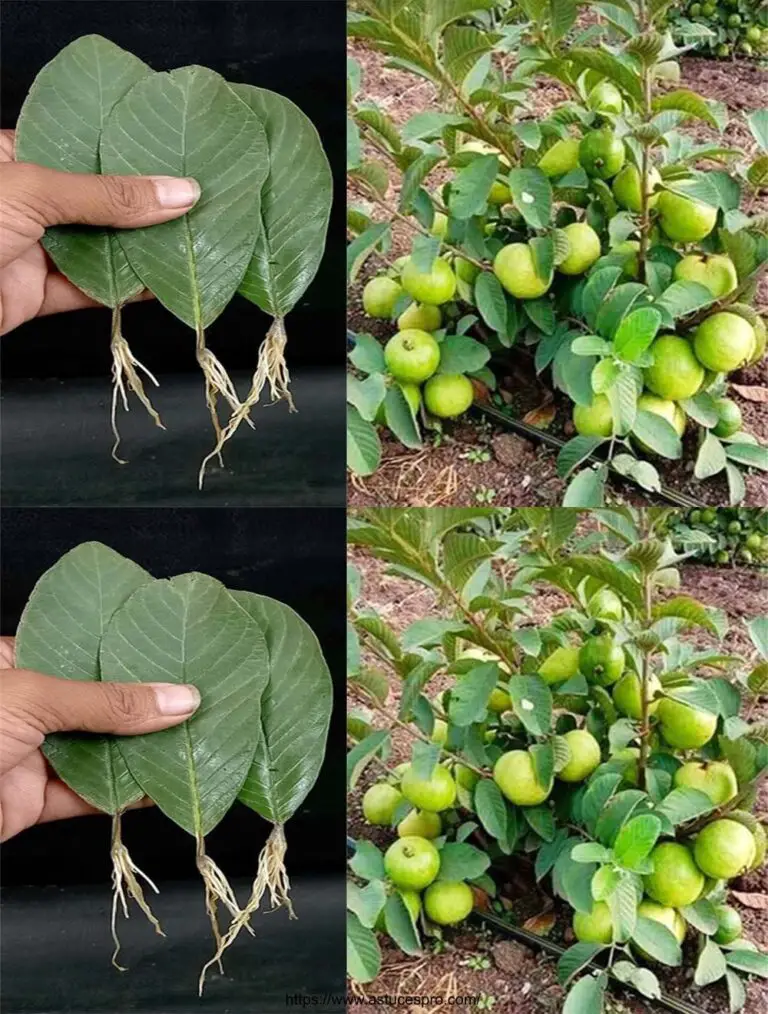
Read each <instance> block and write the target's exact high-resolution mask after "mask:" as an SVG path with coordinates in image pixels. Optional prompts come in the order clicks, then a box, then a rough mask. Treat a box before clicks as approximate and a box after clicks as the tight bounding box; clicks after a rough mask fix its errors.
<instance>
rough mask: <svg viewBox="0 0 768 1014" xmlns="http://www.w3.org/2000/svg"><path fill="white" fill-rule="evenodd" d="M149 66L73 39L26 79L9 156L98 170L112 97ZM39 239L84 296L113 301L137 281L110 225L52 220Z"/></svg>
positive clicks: (105, 45) (93, 39) (136, 288)
mask: <svg viewBox="0 0 768 1014" xmlns="http://www.w3.org/2000/svg"><path fill="white" fill-rule="evenodd" d="M151 73H152V71H151V69H150V68H149V67H148V66H147V65H146V64H145V63H143V62H142V61H141V60H139V59H138V57H135V56H133V54H132V53H127V52H126V51H125V50H124V49H120V47H119V46H116V45H115V44H114V43H112V42H110V41H109V40H108V39H104V38H102V37H101V36H100V35H85V36H83V37H82V38H80V39H76V40H75V41H74V42H71V43H70V44H69V45H68V46H65V47H64V49H62V50H61V52H60V53H58V54H57V55H56V56H55V57H54V59H53V60H51V62H50V63H47V64H46V65H45V66H44V67H43V69H42V70H41V71H40V73H39V74H38V75H37V77H36V78H35V80H34V82H33V83H32V87H31V88H30V90H29V93H28V95H27V97H26V99H25V100H24V105H23V106H22V108H21V112H20V114H19V119H18V122H17V124H16V159H17V160H18V161H19V162H35V163H37V165H43V166H47V167H48V168H49V169H59V170H61V171H63V172H75V173H100V172H101V171H102V167H101V159H100V157H99V139H100V137H101V131H102V128H103V126H104V123H105V121H106V119H107V117H108V116H109V113H110V112H111V110H112V107H113V106H114V105H115V103H116V102H117V101H118V100H119V99H121V98H122V96H123V95H124V94H125V93H126V92H127V91H128V89H129V88H131V87H132V86H133V85H134V84H135V83H136V82H137V81H139V80H140V79H141V78H143V77H145V76H146V75H148V74H151ZM43 246H44V247H45V249H46V250H47V252H48V253H49V254H50V255H51V257H52V258H53V260H54V262H55V263H56V266H57V267H58V269H59V271H61V272H62V274H64V275H66V277H67V278H68V279H69V280H70V281H71V282H72V283H73V284H74V285H76V286H77V288H78V289H81V290H82V291H83V292H85V293H86V294H87V295H88V296H90V297H91V298H92V299H95V300H96V301H97V302H99V303H103V304H104V305H105V306H111V307H117V306H120V305H121V304H122V303H125V302H127V301H128V300H129V299H130V298H131V297H132V296H135V295H136V294H137V293H139V292H141V290H142V289H143V288H144V286H143V284H142V282H141V280H140V279H139V278H138V276H137V275H136V273H135V272H134V271H133V269H132V268H131V266H130V265H129V263H128V260H127V258H126V256H125V254H124V253H123V249H122V247H121V246H120V243H119V242H118V238H117V233H116V232H115V230H113V229H106V228H98V227H94V226H87V227H86V226H71V225H68V226H57V227H56V228H53V229H48V230H47V231H46V233H45V236H44V237H43Z"/></svg>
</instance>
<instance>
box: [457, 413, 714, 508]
mask: <svg viewBox="0 0 768 1014" xmlns="http://www.w3.org/2000/svg"><path fill="white" fill-rule="evenodd" d="M474 407H475V408H476V409H478V410H479V411H480V412H482V413H483V414H484V415H487V416H488V417H489V418H491V419H493V420H494V422H497V423H499V424H500V425H502V426H506V427H507V428H508V429H511V430H514V431H515V432H516V433H519V434H521V436H524V437H528V439H529V440H538V441H539V442H540V443H542V444H546V445H547V446H548V447H552V448H556V449H557V450H561V449H562V448H563V447H565V445H566V443H567V441H565V440H561V439H560V437H556V436H554V435H553V434H552V433H546V432H545V431H544V430H540V429H539V428H538V427H537V426H531V425H529V424H528V423H524V422H521V421H520V420H519V419H511V418H510V417H509V416H508V415H507V414H506V413H504V412H501V411H500V410H499V409H497V408H494V407H493V406H492V405H479V404H477V402H476V403H475V406H474ZM585 460H586V461H591V462H592V463H593V464H598V465H604V464H605V460H604V459H603V458H600V457H599V456H598V455H596V454H590V455H589V457H588V458H586V459H585ZM609 468H610V470H611V472H613V473H615V474H616V475H619V476H621V478H622V479H624V480H625V481H628V482H631V481H632V480H631V479H630V478H629V476H626V475H622V473H621V472H620V471H619V470H618V469H617V468H614V466H613V465H610V466H609ZM638 488H640V487H638ZM658 495H659V496H661V497H663V498H664V499H665V500H668V501H669V503H672V504H674V505H675V506H676V507H684V508H685V509H686V510H692V509H694V508H697V507H698V508H702V507H706V506H707V504H705V503H704V502H703V501H702V500H697V499H696V497H693V496H688V494H687V493H678V492H677V490H674V489H670V488H669V487H668V486H662V487H661V488H660V489H659V492H658Z"/></svg>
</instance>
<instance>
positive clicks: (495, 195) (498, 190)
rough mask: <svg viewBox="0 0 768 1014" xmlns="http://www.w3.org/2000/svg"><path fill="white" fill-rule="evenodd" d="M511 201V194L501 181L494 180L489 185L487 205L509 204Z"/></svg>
mask: <svg viewBox="0 0 768 1014" xmlns="http://www.w3.org/2000/svg"><path fill="white" fill-rule="evenodd" d="M511 200H512V194H511V192H510V189H509V187H508V186H507V184H506V183H502V182H501V180H494V181H493V183H492V184H491V189H490V190H489V192H488V203H489V204H499V205H501V204H509V202H510V201H511Z"/></svg>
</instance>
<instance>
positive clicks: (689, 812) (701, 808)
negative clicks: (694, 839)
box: [654, 788, 714, 827]
mask: <svg viewBox="0 0 768 1014" xmlns="http://www.w3.org/2000/svg"><path fill="white" fill-rule="evenodd" d="M712 809H714V804H713V802H712V800H711V798H710V797H709V796H708V795H707V794H706V792H701V791H700V790H699V789H689V788H683V789H672V791H671V792H670V793H669V794H668V795H667V796H665V797H664V799H662V801H661V802H660V803H659V804H658V805H657V806H656V807H655V808H654V813H656V814H658V815H660V816H662V817H664V818H666V819H667V820H668V821H669V822H670V823H671V824H672V825H673V826H674V827H677V826H678V825H679V824H684V823H686V822H687V821H689V820H693V818H694V817H700V816H701V815H702V814H703V813H708V812H709V811H710V810H712Z"/></svg>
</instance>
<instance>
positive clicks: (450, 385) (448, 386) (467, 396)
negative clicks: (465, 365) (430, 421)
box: [424, 373, 475, 419]
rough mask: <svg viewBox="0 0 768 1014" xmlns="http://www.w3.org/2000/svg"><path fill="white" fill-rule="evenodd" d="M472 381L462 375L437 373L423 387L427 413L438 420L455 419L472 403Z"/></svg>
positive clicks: (473, 394)
mask: <svg viewBox="0 0 768 1014" xmlns="http://www.w3.org/2000/svg"><path fill="white" fill-rule="evenodd" d="M474 397H475V391H474V388H473V387H472V381H471V380H470V379H469V377H465V376H464V374H463V373H438V374H437V375H436V376H434V377H430V379H429V380H428V381H427V383H426V384H425V385H424V404H425V405H426V407H427V411H428V412H430V413H431V414H432V415H436V416H437V417H438V418H439V419H455V418H456V416H459V415H461V414H462V413H463V412H466V411H467V409H468V408H469V406H470V405H471V404H472V402H473V401H474Z"/></svg>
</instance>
